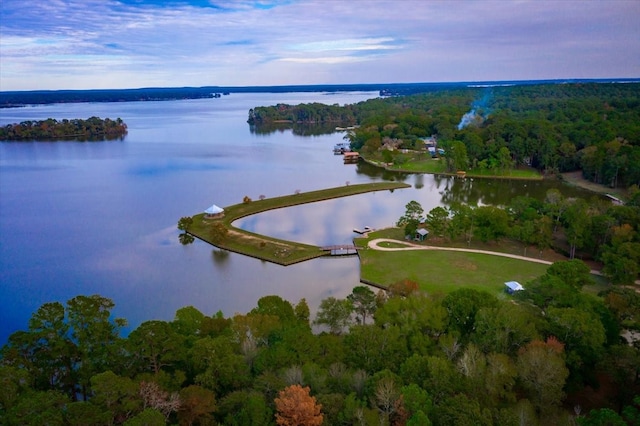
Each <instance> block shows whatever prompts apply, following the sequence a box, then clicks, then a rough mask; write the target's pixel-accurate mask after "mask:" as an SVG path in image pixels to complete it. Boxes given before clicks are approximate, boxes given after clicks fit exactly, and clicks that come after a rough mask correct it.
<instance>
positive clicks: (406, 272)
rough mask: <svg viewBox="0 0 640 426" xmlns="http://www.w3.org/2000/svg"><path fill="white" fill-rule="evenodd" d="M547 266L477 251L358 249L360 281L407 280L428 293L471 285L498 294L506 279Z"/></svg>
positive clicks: (542, 270)
mask: <svg viewBox="0 0 640 426" xmlns="http://www.w3.org/2000/svg"><path fill="white" fill-rule="evenodd" d="M547 268H548V266H547V265H544V264H540V263H534V262H528V261H526V260H517V259H510V258H506V257H500V256H492V255H486V254H477V253H464V252H451V251H437V250H411V251H379V250H373V249H364V250H360V276H361V278H362V279H363V280H367V281H371V282H374V283H377V284H381V285H383V286H388V285H390V284H393V283H394V282H398V281H400V280H404V279H409V280H412V281H415V282H417V283H418V285H419V286H420V288H421V289H423V290H426V291H428V292H443V293H448V292H451V291H453V290H456V289H458V288H461V287H473V288H478V289H482V290H486V291H488V292H491V293H496V294H501V293H502V292H503V291H504V283H505V282H506V281H512V280H515V281H518V282H520V283H526V282H528V281H530V280H532V279H534V278H536V277H539V276H540V275H543V274H544V273H545V271H546V270H547Z"/></svg>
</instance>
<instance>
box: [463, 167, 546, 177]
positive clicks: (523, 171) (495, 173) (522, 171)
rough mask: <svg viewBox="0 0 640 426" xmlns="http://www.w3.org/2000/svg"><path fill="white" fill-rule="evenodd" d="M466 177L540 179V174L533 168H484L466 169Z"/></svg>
mask: <svg viewBox="0 0 640 426" xmlns="http://www.w3.org/2000/svg"><path fill="white" fill-rule="evenodd" d="M467 176H468V177H490V178H507V179H542V175H541V174H540V172H538V171H537V170H536V169H533V168H518V169H511V170H505V171H501V170H486V169H472V170H467Z"/></svg>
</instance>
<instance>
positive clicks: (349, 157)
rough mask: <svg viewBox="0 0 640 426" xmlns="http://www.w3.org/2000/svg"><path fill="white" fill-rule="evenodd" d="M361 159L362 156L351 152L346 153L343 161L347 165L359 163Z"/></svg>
mask: <svg viewBox="0 0 640 426" xmlns="http://www.w3.org/2000/svg"><path fill="white" fill-rule="evenodd" d="M359 159H360V154H358V153H357V152H355V151H349V152H345V153H344V158H343V161H344V163H345V164H349V163H357V162H358V160H359Z"/></svg>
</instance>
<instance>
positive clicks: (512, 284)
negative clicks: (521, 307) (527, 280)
mask: <svg viewBox="0 0 640 426" xmlns="http://www.w3.org/2000/svg"><path fill="white" fill-rule="evenodd" d="M504 285H505V289H504V290H505V291H506V292H507V293H509V294H513V293H515V292H516V291H521V290H524V287H522V285H520V283H519V282H518V281H507V282H506V283H504Z"/></svg>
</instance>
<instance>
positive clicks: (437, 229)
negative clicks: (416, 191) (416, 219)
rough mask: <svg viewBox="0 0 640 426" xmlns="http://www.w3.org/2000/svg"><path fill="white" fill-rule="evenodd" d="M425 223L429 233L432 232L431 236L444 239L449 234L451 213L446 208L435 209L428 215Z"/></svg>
mask: <svg viewBox="0 0 640 426" xmlns="http://www.w3.org/2000/svg"><path fill="white" fill-rule="evenodd" d="M425 223H426V225H427V228H429V231H431V235H433V236H434V237H437V238H442V237H444V236H445V234H446V233H447V227H448V223H449V212H448V211H447V210H446V209H445V208H444V207H440V206H438V207H434V208H433V209H431V210H430V211H429V213H428V214H427V219H426V222H425Z"/></svg>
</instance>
